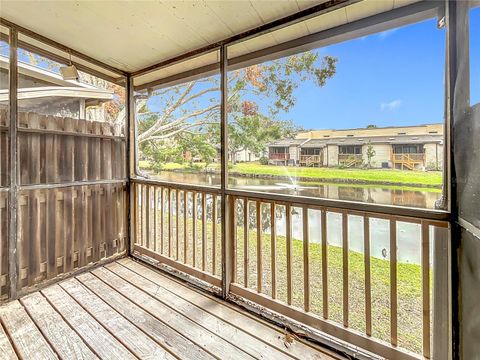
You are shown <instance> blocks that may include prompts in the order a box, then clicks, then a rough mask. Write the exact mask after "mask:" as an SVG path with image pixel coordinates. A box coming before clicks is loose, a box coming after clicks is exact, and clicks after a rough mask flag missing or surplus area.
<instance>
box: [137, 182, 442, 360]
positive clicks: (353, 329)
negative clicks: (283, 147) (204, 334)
mask: <svg viewBox="0 0 480 360" xmlns="http://www.w3.org/2000/svg"><path fill="white" fill-rule="evenodd" d="M240 193H241V192H236V191H228V190H227V191H226V194H227V195H226V216H225V218H222V214H221V213H220V208H221V207H220V202H221V190H220V189H216V188H206V187H201V186H194V185H178V184H170V183H158V182H157V183H155V182H153V181H151V180H137V179H136V180H134V182H133V184H132V196H133V200H132V201H133V205H134V208H133V213H132V215H133V218H132V219H133V231H134V243H133V254H134V256H137V257H141V258H145V259H147V260H148V259H149V261H153V263H154V264H155V265H157V266H160V267H163V268H165V269H166V270H167V271H170V272H173V273H176V272H180V273H183V274H184V275H183V276H184V277H186V279H187V280H191V279H200V280H203V282H206V283H207V285H213V287H212V288H217V289H218V288H220V287H221V286H222V285H225V284H223V281H225V282H226V284H227V287H226V288H227V289H228V290H227V293H226V296H227V298H229V299H231V300H232V301H238V299H245V301H246V302H247V303H249V302H250V303H251V302H253V303H256V304H258V305H260V306H262V307H264V308H267V309H269V310H272V311H274V313H276V314H280V315H282V316H286V317H287V318H290V319H293V320H296V321H298V322H301V323H303V324H306V325H308V326H310V327H312V328H314V329H317V330H319V331H321V332H323V333H326V334H329V335H331V336H334V337H335V338H337V339H340V340H341V341H342V340H343V341H344V342H345V343H348V344H350V346H351V345H353V346H355V347H358V348H362V349H365V350H367V351H370V352H372V353H375V354H378V355H380V356H383V357H385V358H392V359H393V358H395V359H415V358H420V357H422V356H423V357H425V358H430V357H431V356H432V344H433V343H432V341H431V339H433V341H435V338H436V337H435V334H434V331H433V330H432V329H433V327H432V324H433V320H434V312H433V309H432V307H431V303H432V302H431V299H432V298H431V297H432V295H433V297H434V300H435V301H437V302H438V301H442V300H438V298H443V299H444V300H445V298H446V299H447V300H445V301H448V295H447V289H448V283H447V282H448V280H445V279H448V271H449V270H448V256H449V254H448V251H445V250H444V249H448V245H447V244H448V242H447V240H448V226H449V225H448V222H444V221H441V220H433V219H428V218H413V217H408V216H401V215H393V214H386V213H381V212H375V211H363V210H351V209H346V208H336V207H327V206H320V205H313V204H310V203H308V202H307V201H301V202H295V200H292V201H289V200H283V199H276V198H275V197H273V199H272V198H270V199H269V197H268V196H267V195H265V196H262V197H259V196H256V195H254V194H248V195H241V194H240ZM222 224H226V225H225V226H226V234H227V237H226V239H225V241H226V248H227V250H226V252H225V253H226V254H228V256H227V258H222V256H221V254H222V248H221V243H222V237H221V226H222ZM432 255H433V257H432ZM432 264H435V266H438V268H435V272H433V268H432ZM222 265H223V266H225V268H226V269H227V270H225V271H226V272H225V273H224V272H222ZM445 274H447V275H445ZM222 275H225V277H222ZM433 284H435V286H432V285H433ZM209 289H210V288H209ZM438 294H440V295H438ZM447 308H448V307H447ZM439 309H444V307H439ZM438 329H441V327H438ZM439 331H441V330H439Z"/></svg>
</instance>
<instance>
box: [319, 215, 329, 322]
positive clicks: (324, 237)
mask: <svg viewBox="0 0 480 360" xmlns="http://www.w3.org/2000/svg"><path fill="white" fill-rule="evenodd" d="M321 216H322V220H321V221H322V224H321V225H322V295H323V299H322V301H323V317H324V318H325V319H328V256H327V255H328V243H327V213H326V211H325V210H324V209H322V215H321Z"/></svg>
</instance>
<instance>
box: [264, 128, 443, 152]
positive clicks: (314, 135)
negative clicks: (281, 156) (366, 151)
mask: <svg viewBox="0 0 480 360" xmlns="http://www.w3.org/2000/svg"><path fill="white" fill-rule="evenodd" d="M369 142H371V143H372V144H425V143H436V144H442V143H443V124H431V125H418V126H403V127H384V128H373V129H346V130H313V131H309V132H304V133H300V134H298V136H297V138H296V139H293V140H290V139H283V140H277V141H275V142H273V143H271V144H270V145H269V146H270V147H281V146H291V145H297V146H300V147H302V148H322V147H325V146H327V145H363V144H368V143H369Z"/></svg>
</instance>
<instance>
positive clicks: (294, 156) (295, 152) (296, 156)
mask: <svg viewBox="0 0 480 360" xmlns="http://www.w3.org/2000/svg"><path fill="white" fill-rule="evenodd" d="M288 151H289V153H290V161H294V162H295V164H296V163H297V162H298V161H299V160H300V149H299V148H298V146H297V145H293V146H290V147H289V150H288Z"/></svg>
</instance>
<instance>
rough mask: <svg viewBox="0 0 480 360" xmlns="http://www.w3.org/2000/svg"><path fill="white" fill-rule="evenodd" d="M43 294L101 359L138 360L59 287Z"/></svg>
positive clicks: (46, 290)
mask: <svg viewBox="0 0 480 360" xmlns="http://www.w3.org/2000/svg"><path fill="white" fill-rule="evenodd" d="M42 294H43V295H44V296H45V297H46V298H47V299H48V300H49V302H50V303H51V305H53V306H54V307H55V309H56V310H57V311H58V312H59V313H60V314H61V315H62V317H63V318H64V319H65V321H66V322H67V323H68V324H69V325H70V326H71V327H72V328H74V329H75V331H76V332H77V334H78V335H80V337H82V339H83V340H84V341H85V342H86V343H88V344H89V345H90V347H91V348H92V349H93V350H94V351H95V353H96V354H97V355H98V356H99V357H100V358H102V359H112V360H113V359H118V360H123V359H136V357H135V356H134V355H133V354H132V353H131V352H130V351H128V350H127V348H126V347H125V346H123V345H122V344H121V343H120V342H118V340H117V339H115V338H114V337H113V336H112V335H111V334H110V333H109V332H108V331H107V330H105V329H104V328H103V327H102V325H100V324H99V323H98V322H97V321H96V320H95V319H94V318H93V317H92V316H91V315H90V314H88V313H87V312H86V311H85V310H84V309H83V308H82V307H81V306H80V305H79V304H77V302H76V301H75V300H73V299H72V298H71V297H70V296H69V295H68V294H67V293H66V292H65V291H64V290H63V289H62V288H61V287H60V286H59V285H54V286H50V287H48V288H46V289H44V290H42Z"/></svg>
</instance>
